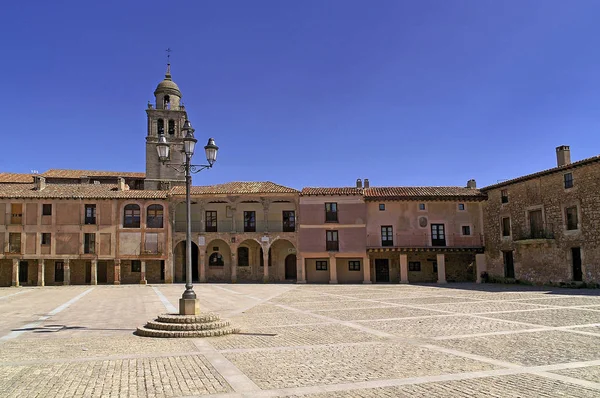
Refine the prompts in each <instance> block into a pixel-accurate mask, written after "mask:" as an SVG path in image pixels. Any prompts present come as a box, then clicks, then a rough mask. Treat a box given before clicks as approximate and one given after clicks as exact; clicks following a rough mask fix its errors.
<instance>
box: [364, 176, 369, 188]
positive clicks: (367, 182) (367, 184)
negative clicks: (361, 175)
mask: <svg viewBox="0 0 600 398" xmlns="http://www.w3.org/2000/svg"><path fill="white" fill-rule="evenodd" d="M365 188H369V179H368V178H365Z"/></svg>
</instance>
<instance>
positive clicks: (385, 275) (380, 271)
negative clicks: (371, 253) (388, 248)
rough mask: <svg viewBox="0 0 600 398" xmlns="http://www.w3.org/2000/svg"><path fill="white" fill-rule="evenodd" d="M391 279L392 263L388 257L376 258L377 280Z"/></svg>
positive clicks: (385, 280) (386, 280)
mask: <svg viewBox="0 0 600 398" xmlns="http://www.w3.org/2000/svg"><path fill="white" fill-rule="evenodd" d="M389 281H390V264H389V261H388V259H387V258H376V259H375V282H389Z"/></svg>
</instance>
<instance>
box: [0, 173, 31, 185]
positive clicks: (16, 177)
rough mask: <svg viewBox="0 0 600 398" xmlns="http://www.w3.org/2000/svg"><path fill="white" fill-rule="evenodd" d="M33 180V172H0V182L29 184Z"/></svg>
mask: <svg viewBox="0 0 600 398" xmlns="http://www.w3.org/2000/svg"><path fill="white" fill-rule="evenodd" d="M32 182H33V174H21V173H0V183H3V184H4V183H24V184H31V183H32Z"/></svg>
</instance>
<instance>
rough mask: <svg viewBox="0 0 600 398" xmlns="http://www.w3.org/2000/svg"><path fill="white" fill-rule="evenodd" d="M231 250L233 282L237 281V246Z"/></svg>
mask: <svg viewBox="0 0 600 398" xmlns="http://www.w3.org/2000/svg"><path fill="white" fill-rule="evenodd" d="M230 251H231V283H236V282H237V261H236V259H235V255H236V253H237V248H236V247H230Z"/></svg>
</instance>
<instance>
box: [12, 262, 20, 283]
mask: <svg viewBox="0 0 600 398" xmlns="http://www.w3.org/2000/svg"><path fill="white" fill-rule="evenodd" d="M11 286H15V287H18V286H19V260H17V259H16V258H13V266H12V282H11Z"/></svg>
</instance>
